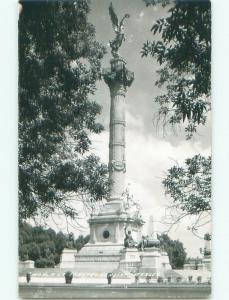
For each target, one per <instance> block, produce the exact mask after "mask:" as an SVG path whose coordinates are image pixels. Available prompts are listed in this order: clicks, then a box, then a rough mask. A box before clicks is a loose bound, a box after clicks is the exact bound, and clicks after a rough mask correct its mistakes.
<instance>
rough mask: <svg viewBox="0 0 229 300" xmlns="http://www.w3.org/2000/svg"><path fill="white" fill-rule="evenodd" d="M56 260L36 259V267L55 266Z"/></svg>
mask: <svg viewBox="0 0 229 300" xmlns="http://www.w3.org/2000/svg"><path fill="white" fill-rule="evenodd" d="M54 266H55V262H54V260H52V259H48V258H40V259H37V260H36V261H35V267H36V268H54Z"/></svg>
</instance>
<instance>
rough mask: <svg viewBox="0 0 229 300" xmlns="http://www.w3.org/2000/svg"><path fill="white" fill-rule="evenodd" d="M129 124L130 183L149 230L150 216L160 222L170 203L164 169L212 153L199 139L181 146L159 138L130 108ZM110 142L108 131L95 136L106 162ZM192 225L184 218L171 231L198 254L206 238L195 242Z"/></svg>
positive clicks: (181, 143)
mask: <svg viewBox="0 0 229 300" xmlns="http://www.w3.org/2000/svg"><path fill="white" fill-rule="evenodd" d="M126 123H127V127H126V161H127V172H126V185H128V184H129V190H130V193H131V194H133V196H134V198H135V199H137V200H139V202H140V204H141V206H142V215H143V217H144V220H145V221H146V226H145V228H144V232H146V230H147V222H148V219H149V217H150V215H153V216H154V219H155V220H158V221H159V220H160V219H161V218H162V216H163V215H164V213H165V207H166V205H168V199H167V198H165V196H164V190H163V187H162V184H161V179H162V177H163V175H164V172H166V170H168V169H169V168H170V167H171V166H173V165H174V161H177V162H178V163H183V162H184V160H185V159H186V158H187V157H192V156H193V155H195V154H198V153H201V154H203V155H209V154H210V147H208V148H205V149H203V148H201V143H200V142H199V141H196V142H193V143H190V142H188V141H185V140H184V141H182V142H180V143H179V144H178V145H173V144H172V143H170V142H169V141H167V140H166V139H164V140H162V139H159V138H156V137H155V136H153V135H152V134H150V133H146V132H145V131H144V118H143V117H142V116H140V115H137V116H136V117H135V116H134V115H132V114H131V113H130V112H129V111H127V112H126ZM108 141H109V132H108V131H104V132H102V133H101V134H100V135H96V136H93V152H94V153H95V154H97V155H98V156H99V157H100V158H101V160H102V161H103V162H104V163H108V157H109V150H108ZM188 224H189V220H184V221H183V223H182V225H181V226H180V227H179V230H177V231H174V232H172V233H171V234H172V236H173V237H174V238H179V239H180V240H181V241H184V242H185V245H186V246H187V245H188V247H187V248H188V249H189V253H190V254H193V255H194V253H196V251H197V250H198V249H199V248H200V247H202V244H201V243H202V241H199V240H198V241H195V243H193V239H195V238H194V236H193V235H192V233H190V232H188V231H187V226H188ZM158 230H159V231H160V230H164V227H163V226H161V225H160V223H158ZM198 243H199V244H198Z"/></svg>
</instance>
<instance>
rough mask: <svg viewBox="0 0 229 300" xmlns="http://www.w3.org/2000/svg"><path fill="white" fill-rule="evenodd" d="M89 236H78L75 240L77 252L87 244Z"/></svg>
mask: <svg viewBox="0 0 229 300" xmlns="http://www.w3.org/2000/svg"><path fill="white" fill-rule="evenodd" d="M89 239H90V235H86V236H85V237H84V236H83V235H79V236H78V238H77V239H76V240H75V243H74V244H75V248H76V249H77V252H79V251H80V249H82V248H83V246H84V245H85V244H87V243H88V242H89Z"/></svg>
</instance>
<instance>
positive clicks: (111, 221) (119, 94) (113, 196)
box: [60, 4, 144, 272]
mask: <svg viewBox="0 0 229 300" xmlns="http://www.w3.org/2000/svg"><path fill="white" fill-rule="evenodd" d="M109 14H110V18H111V21H112V25H113V28H114V31H115V34H116V36H115V38H114V40H112V41H110V47H111V54H112V59H111V60H110V68H108V69H106V70H104V72H103V78H104V81H105V83H106V84H107V85H108V87H109V89H110V100H111V105H110V138H109V165H108V167H109V180H110V192H109V198H108V199H107V202H106V203H105V204H104V206H103V207H102V208H101V210H100V211H99V212H98V213H96V214H94V215H93V216H92V217H91V218H90V219H89V221H88V222H89V226H90V240H89V243H88V244H86V245H85V246H84V247H83V248H82V249H81V251H80V252H79V253H76V251H74V250H73V249H65V250H64V251H63V254H62V259H61V264H60V266H61V267H62V268H69V267H71V268H72V267H76V266H77V268H80V269H81V268H82V269H84V268H88V263H89V265H90V269H96V268H98V267H99V268H100V269H101V268H102V269H103V270H104V271H107V272H111V271H113V269H115V268H117V267H118V265H119V261H120V259H121V256H122V252H123V249H124V240H125V242H126V243H127V236H126V234H129V235H131V236H132V237H133V240H134V241H135V242H136V243H138V242H139V241H140V238H141V228H142V225H143V224H144V222H143V220H142V218H141V216H140V214H139V211H138V209H136V210H135V211H134V212H131V213H130V211H129V210H128V207H127V205H126V204H127V203H126V201H125V200H124V194H125V190H126V187H125V173H126V160H125V147H126V143H125V127H126V121H125V102H126V94H127V88H128V87H130V86H131V84H132V82H133V80H134V73H133V72H131V71H129V70H128V69H127V67H126V61H125V60H124V59H123V58H122V57H121V56H120V55H119V53H118V50H119V48H120V46H121V45H122V42H123V41H124V40H125V37H124V20H125V19H126V18H129V15H128V14H125V15H124V17H123V18H122V20H121V22H120V23H119V22H118V18H117V15H116V14H115V12H114V9H113V6H112V4H111V5H110V7H109ZM128 248H129V246H128ZM134 251H135V250H134ZM136 251H137V250H136ZM101 262H102V263H101Z"/></svg>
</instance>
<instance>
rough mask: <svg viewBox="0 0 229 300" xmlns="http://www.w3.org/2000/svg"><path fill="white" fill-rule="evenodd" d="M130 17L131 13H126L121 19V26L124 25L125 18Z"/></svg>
mask: <svg viewBox="0 0 229 300" xmlns="http://www.w3.org/2000/svg"><path fill="white" fill-rule="evenodd" d="M129 17H130V15H129V14H125V16H124V17H123V18H122V20H121V22H120V24H119V26H123V22H124V20H125V19H127V18H129Z"/></svg>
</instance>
